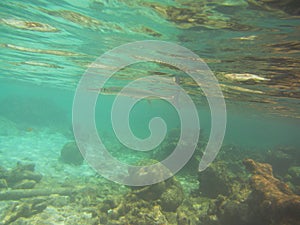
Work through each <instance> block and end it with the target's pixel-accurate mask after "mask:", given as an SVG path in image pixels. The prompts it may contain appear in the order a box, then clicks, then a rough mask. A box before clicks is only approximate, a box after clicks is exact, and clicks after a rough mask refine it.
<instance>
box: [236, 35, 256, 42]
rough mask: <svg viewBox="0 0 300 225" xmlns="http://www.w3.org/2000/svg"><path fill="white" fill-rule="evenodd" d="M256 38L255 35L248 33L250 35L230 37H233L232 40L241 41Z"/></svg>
mask: <svg viewBox="0 0 300 225" xmlns="http://www.w3.org/2000/svg"><path fill="white" fill-rule="evenodd" d="M256 38H257V36H256V35H250V36H243V37H236V38H232V39H234V40H242V41H253V40H254V39H256Z"/></svg>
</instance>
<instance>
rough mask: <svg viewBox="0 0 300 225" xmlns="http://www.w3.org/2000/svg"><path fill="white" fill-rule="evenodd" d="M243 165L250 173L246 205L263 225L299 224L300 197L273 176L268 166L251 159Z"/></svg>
mask: <svg viewBox="0 0 300 225" xmlns="http://www.w3.org/2000/svg"><path fill="white" fill-rule="evenodd" d="M244 164H245V166H246V168H247V169H248V170H249V171H250V172H251V173H252V177H251V179H250V183H251V188H252V193H251V195H250V196H249V199H248V203H249V206H250V207H251V208H252V209H253V210H254V212H255V213H254V214H255V215H256V216H261V220H262V222H263V223H264V224H277V225H288V224H291V225H292V224H293V225H294V224H300V214H299V212H300V196H299V195H296V194H294V193H293V192H292V191H291V189H290V188H289V187H288V185H287V184H285V183H283V182H282V181H280V180H278V179H276V178H275V177H274V176H273V172H272V167H271V166H270V165H269V164H266V163H265V164H264V163H258V162H255V161H254V160H252V159H246V160H244ZM263 223H262V224H263Z"/></svg>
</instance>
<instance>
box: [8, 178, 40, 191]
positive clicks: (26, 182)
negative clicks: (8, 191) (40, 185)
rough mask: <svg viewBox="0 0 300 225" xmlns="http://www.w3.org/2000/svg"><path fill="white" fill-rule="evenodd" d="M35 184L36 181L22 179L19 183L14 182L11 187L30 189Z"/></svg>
mask: <svg viewBox="0 0 300 225" xmlns="http://www.w3.org/2000/svg"><path fill="white" fill-rule="evenodd" d="M35 185H36V181H34V180H27V179H24V180H22V181H20V182H19V183H16V184H15V185H14V186H13V187H12V188H13V189H31V188H34V186H35Z"/></svg>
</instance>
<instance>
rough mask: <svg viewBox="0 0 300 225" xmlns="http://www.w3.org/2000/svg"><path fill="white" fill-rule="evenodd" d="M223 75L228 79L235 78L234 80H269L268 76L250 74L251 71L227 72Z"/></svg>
mask: <svg viewBox="0 0 300 225" xmlns="http://www.w3.org/2000/svg"><path fill="white" fill-rule="evenodd" d="M224 76H225V77H226V78H228V79H230V80H236V81H248V80H254V81H269V80H270V79H268V78H264V77H260V76H258V75H255V74H251V73H227V74H225V75H224Z"/></svg>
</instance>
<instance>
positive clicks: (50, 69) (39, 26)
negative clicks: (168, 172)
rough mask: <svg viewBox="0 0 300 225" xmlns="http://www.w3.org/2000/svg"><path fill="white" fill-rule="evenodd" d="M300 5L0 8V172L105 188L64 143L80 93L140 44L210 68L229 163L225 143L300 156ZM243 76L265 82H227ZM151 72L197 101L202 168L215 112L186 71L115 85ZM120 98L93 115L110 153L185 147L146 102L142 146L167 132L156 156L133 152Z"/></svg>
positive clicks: (117, 78) (162, 106)
mask: <svg viewBox="0 0 300 225" xmlns="http://www.w3.org/2000/svg"><path fill="white" fill-rule="evenodd" d="M270 2H271V3H270ZM299 8H300V6H299V3H297V1H290V3H286V4H284V3H282V5H281V4H280V3H279V1H278V2H277V1H261V2H259V1H246V0H239V1H230V0H221V1H217V0H216V1H189V0H175V1H171V0H164V1H148V0H147V1H140V0H137V1H130V0H120V1H118V0H112V1H110V0H82V1H80V0H75V1H72V0H65V1H44V0H38V1H33V0H30V1H18V0H16V1H8V0H4V1H1V3H0V49H1V54H0V104H1V105H0V129H1V131H0V154H1V155H0V165H2V166H4V167H7V168H13V167H14V165H15V164H16V163H17V162H25V163H28V162H30V163H35V164H36V169H37V171H38V172H40V173H42V174H43V176H45V177H54V178H55V177H56V179H57V180H58V181H59V180H60V181H59V182H63V181H64V180H65V179H67V178H66V177H68V178H70V179H72V178H74V179H75V178H77V177H80V179H83V177H86V179H94V178H95V179H96V178H97V179H103V178H101V176H99V175H97V174H96V173H95V171H93V170H92V169H91V168H90V167H89V166H88V165H87V164H86V163H84V164H83V165H81V167H76V166H72V165H68V164H64V163H62V162H61V161H60V160H59V157H60V151H61V149H62V147H63V146H64V144H65V143H67V142H70V141H73V140H74V136H73V130H72V127H73V125H72V106H73V100H74V95H75V91H76V88H77V85H78V82H79V80H80V79H81V77H82V75H83V74H84V72H85V71H86V70H87V69H88V66H89V65H90V64H91V63H92V62H94V60H96V58H97V57H99V56H100V55H101V54H103V53H105V52H106V51H109V50H111V49H113V48H115V47H118V46H120V45H122V44H126V43H129V42H134V41H143V40H159V41H168V42H173V43H176V44H178V45H181V46H184V47H186V48H188V49H190V50H192V51H193V52H194V53H196V54H197V55H199V57H200V58H202V59H203V60H204V62H206V63H207V64H208V66H209V67H210V69H211V70H212V72H213V73H214V75H215V76H216V78H217V79H218V81H219V84H220V87H221V90H222V92H223V95H224V97H225V102H226V110H227V126H226V133H225V137H224V141H223V145H222V148H221V151H223V152H222V154H225V155H226V146H229V145H232V146H237V147H238V148H240V149H244V150H247V151H250V152H251V151H252V152H255V153H258V154H260V153H261V154H262V155H263V154H265V152H267V151H272V149H276V148H277V147H278V146H285V147H295V148H298V149H299V147H300V136H299V134H300V120H299V118H300V100H299V99H300V83H299V81H300V70H299V65H300V42H299V36H300V18H299ZM246 73H249V74H252V75H257V76H259V78H260V79H261V80H256V79H249V80H238V79H235V78H230V77H229V76H228V74H229V75H230V74H246ZM150 75H159V76H161V77H164V78H167V79H173V78H174V77H176V78H179V80H180V85H181V87H182V88H183V89H184V90H185V91H186V93H188V94H189V95H190V97H191V98H192V100H193V101H194V103H195V106H196V108H197V110H198V112H197V113H198V116H199V120H200V129H201V131H200V139H199V143H200V142H201V144H200V145H201V149H200V147H199V149H198V150H197V149H196V152H195V156H194V157H195V158H197V160H198V161H199V158H200V156H201V154H202V151H203V146H205V144H206V143H207V141H208V138H209V135H210V130H211V111H210V108H209V105H208V103H207V100H206V97H205V96H204V95H203V92H202V91H201V90H199V87H198V85H197V84H196V83H195V82H194V81H193V80H192V79H191V78H190V77H189V76H188V75H187V74H185V73H184V72H182V71H180V70H179V69H177V68H174V67H170V66H166V65H164V64H160V63H153V62H152V63H150V62H149V63H147V62H145V63H141V64H136V65H132V66H129V67H126V68H124V69H122V70H121V71H118V72H117V73H115V74H114V75H113V77H112V78H111V79H110V80H109V82H108V84H107V87H108V88H109V87H118V88H122V87H123V86H124V85H126V84H128V83H130V82H132V81H133V80H136V79H138V78H141V77H145V76H150ZM152 88H160V86H159V85H158V84H157V85H155V84H154V86H152ZM114 100H115V95H99V98H98V101H97V106H96V108H95V110H96V114H95V115H96V116H95V122H96V126H97V129H98V132H99V135H100V136H101V137H102V138H103V143H104V144H105V145H106V147H107V148H108V150H109V151H110V153H111V154H112V155H113V156H114V157H116V158H117V159H119V160H120V161H122V162H125V163H131V164H134V163H137V162H139V161H140V160H141V159H153V158H154V159H156V160H162V159H164V157H166V156H167V154H169V153H170V149H168V147H167V146H173V145H172V144H173V143H171V142H170V138H171V139H172V141H174V140H178V137H179V130H180V125H181V124H180V118H179V115H178V113H177V112H176V109H175V108H174V107H173V106H172V105H171V103H170V102H167V101H165V100H163V99H148V100H147V99H143V100H141V101H139V102H138V103H137V104H136V105H135V107H134V108H133V109H132V111H131V114H130V118H129V124H130V127H131V129H132V131H133V133H134V134H135V135H136V136H137V137H138V138H141V139H144V138H147V137H148V136H149V135H150V130H149V128H148V124H149V122H150V120H151V119H152V118H154V117H161V118H163V119H164V121H165V123H166V125H167V127H168V128H167V136H166V137H165V140H164V141H163V142H162V143H161V145H160V146H158V147H157V148H156V149H154V150H153V151H154V152H155V153H151V152H148V153H144V152H136V151H134V150H132V149H129V148H127V147H126V146H124V145H123V144H122V143H121V142H120V141H119V140H118V138H117V137H116V135H115V133H114V129H113V128H112V123H111V118H110V115H111V114H110V113H111V108H112V104H113V102H114ZM180 104H181V103H180V100H179V105H180ZM181 107H183V108H184V107H185V106H184V103H182V106H181ZM172 132H173V133H172ZM174 134H175V135H174ZM168 135H169V136H168ZM171 135H173V136H171ZM159 151H160V153H157V152H159ZM297 160H298V162H299V161H300V159H297ZM198 161H197V162H198ZM197 170H198V167H197V165H196V164H191V166H188V167H187V168H185V171H184V173H182V174H181V175H180V173H179V175H178V176H179V179H182V180H184V182H183V185H184V187H189V186H191V187H194V186H193V185H195V183H196V182H197V181H196V180H197V178H195V177H194V178H191V179H192V181H186V180H185V179H188V177H189V175H190V176H192V177H193V176H194V175H195V174H196V173H197ZM185 176H186V177H185ZM62 177H65V178H62ZM54 178H53V179H54ZM193 179H194V180H193ZM54 180H55V179H54ZM54 182H56V181H54ZM103 182H108V184H106V183H105V185H108V186H109V185H111V186H112V187H115V186H114V185H115V184H113V183H112V182H111V183H109V181H103ZM189 182H191V183H190V184H189ZM87 183H88V182H87ZM78 185H82V184H81V183H80V182H79V184H78ZM114 191H116V190H115V189H114ZM186 192H188V189H186ZM116 193H118V192H117V191H116V192H115V194H116ZM120 193H122V192H120ZM74 213H75V212H74ZM75 214H76V213H75ZM74 223H77V222H74ZM82 223H83V224H84V223H85V222H82ZM37 224H38V223H37ZM54 224H55V223H54ZM66 224H72V222H69V223H68V222H66ZM104 224H105V223H104ZM107 224H110V223H108V222H107ZM124 224H126V223H124ZM170 224H172V223H170Z"/></svg>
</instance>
